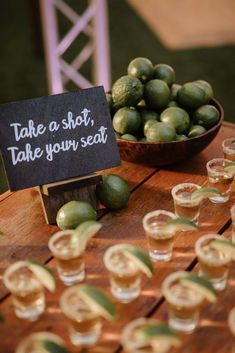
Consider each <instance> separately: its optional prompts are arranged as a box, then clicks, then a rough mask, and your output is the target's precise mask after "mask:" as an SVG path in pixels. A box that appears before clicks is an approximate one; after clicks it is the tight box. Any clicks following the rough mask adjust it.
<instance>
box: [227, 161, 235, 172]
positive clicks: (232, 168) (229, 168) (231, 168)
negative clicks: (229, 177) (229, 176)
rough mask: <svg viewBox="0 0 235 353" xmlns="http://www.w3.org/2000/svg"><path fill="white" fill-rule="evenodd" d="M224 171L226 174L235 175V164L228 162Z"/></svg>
mask: <svg viewBox="0 0 235 353" xmlns="http://www.w3.org/2000/svg"><path fill="white" fill-rule="evenodd" d="M224 170H225V171H226V172H230V173H233V174H235V162H226V164H225V166H224Z"/></svg>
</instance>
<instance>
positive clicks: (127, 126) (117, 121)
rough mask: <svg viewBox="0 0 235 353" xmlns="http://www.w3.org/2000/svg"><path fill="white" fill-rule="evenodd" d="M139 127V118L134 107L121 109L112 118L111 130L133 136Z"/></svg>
mask: <svg viewBox="0 0 235 353" xmlns="http://www.w3.org/2000/svg"><path fill="white" fill-rule="evenodd" d="M140 126H141V116H140V113H139V112H138V110H136V109H135V108H134V107H123V108H121V109H119V110H118V111H117V112H116V113H115V114H114V117H113V128H114V130H115V131H116V132H118V133H120V134H121V135H123V134H134V133H135V132H136V131H137V130H138V129H139V127H140Z"/></svg>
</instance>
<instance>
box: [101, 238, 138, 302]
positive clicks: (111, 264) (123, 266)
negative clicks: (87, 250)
mask: <svg viewBox="0 0 235 353" xmlns="http://www.w3.org/2000/svg"><path fill="white" fill-rule="evenodd" d="M127 245H128V244H117V245H113V246H111V247H109V248H108V249H107V250H106V252H105V254H104V264H105V267H106V268H107V270H108V272H109V279H110V286H111V292H112V294H113V296H114V297H115V298H117V299H118V300H119V301H120V302H122V303H129V302H131V301H132V300H134V299H136V298H137V297H138V296H139V294H140V291H141V271H140V270H139V268H138V267H137V266H136V264H135V262H133V261H132V260H131V259H130V258H129V257H128V256H126V255H125V254H124V253H123V252H122V249H123V248H125V247H126V246H127Z"/></svg>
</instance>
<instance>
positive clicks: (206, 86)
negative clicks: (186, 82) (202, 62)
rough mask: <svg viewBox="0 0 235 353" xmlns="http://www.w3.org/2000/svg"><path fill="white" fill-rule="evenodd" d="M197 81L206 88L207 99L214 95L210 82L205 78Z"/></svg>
mask: <svg viewBox="0 0 235 353" xmlns="http://www.w3.org/2000/svg"><path fill="white" fill-rule="evenodd" d="M195 83H196V84H198V85H199V86H201V88H202V89H203V90H204V92H205V94H206V99H207V101H209V100H210V99H211V98H213V97H214V92H213V89H212V87H211V85H210V84H209V82H207V81H204V80H197V81H195Z"/></svg>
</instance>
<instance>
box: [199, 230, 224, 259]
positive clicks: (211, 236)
mask: <svg viewBox="0 0 235 353" xmlns="http://www.w3.org/2000/svg"><path fill="white" fill-rule="evenodd" d="M210 239H211V240H213V239H225V238H223V237H222V236H220V235H219V234H216V233H215V234H205V235H203V236H201V237H200V238H199V239H198V240H197V241H196V243H195V252H196V255H197V256H198V257H199V258H201V259H204V260H205V261H206V262H208V263H214V261H210V259H208V257H206V255H205V254H204V252H203V250H202V249H201V246H202V243H203V242H204V241H206V240H210ZM224 254H225V253H224ZM230 260H231V255H230V254H229V255H226V254H225V259H216V262H217V263H218V264H224V263H227V262H229V261H230Z"/></svg>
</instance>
